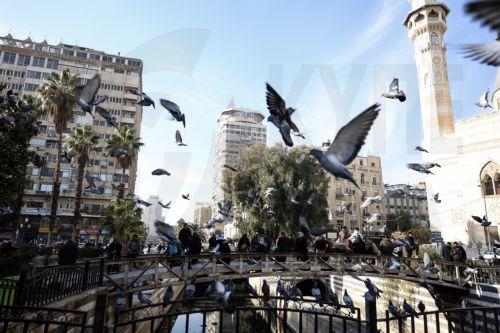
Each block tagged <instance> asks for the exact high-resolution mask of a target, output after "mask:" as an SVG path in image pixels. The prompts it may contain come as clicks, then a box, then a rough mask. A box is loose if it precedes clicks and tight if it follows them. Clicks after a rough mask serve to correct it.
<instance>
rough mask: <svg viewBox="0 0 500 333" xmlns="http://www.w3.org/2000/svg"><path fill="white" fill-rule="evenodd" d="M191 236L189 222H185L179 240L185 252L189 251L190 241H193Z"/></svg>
mask: <svg viewBox="0 0 500 333" xmlns="http://www.w3.org/2000/svg"><path fill="white" fill-rule="evenodd" d="M191 236H192V235H191V229H189V227H188V225H187V223H184V224H183V225H182V229H181V231H179V241H180V242H181V245H182V251H184V254H185V253H188V252H189V242H190V241H191Z"/></svg>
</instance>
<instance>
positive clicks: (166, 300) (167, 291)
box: [163, 284, 174, 307]
mask: <svg viewBox="0 0 500 333" xmlns="http://www.w3.org/2000/svg"><path fill="white" fill-rule="evenodd" d="M172 297H174V290H173V289H172V285H171V284H169V285H168V286H167V287H166V288H165V291H164V292H163V307H166V306H167V304H168V303H169V302H170V300H171V299H172Z"/></svg>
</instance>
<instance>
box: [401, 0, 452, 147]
mask: <svg viewBox="0 0 500 333" xmlns="http://www.w3.org/2000/svg"><path fill="white" fill-rule="evenodd" d="M409 2H410V4H411V11H410V12H409V13H408V14H407V15H406V17H405V19H404V22H403V24H404V25H405V26H406V27H407V28H408V37H409V38H410V40H411V41H412V42H413V44H414V45H415V61H416V64H417V73H418V82H419V90H420V108H421V112H422V123H423V126H424V145H426V146H427V147H430V146H431V145H434V144H435V143H436V142H437V141H440V140H439V138H441V137H442V136H443V135H446V134H451V133H454V131H455V129H454V120H453V111H452V107H451V97H450V84H449V81H448V68H447V64H446V45H445V43H444V33H445V31H446V16H447V15H448V13H449V12H450V9H449V8H448V6H447V5H446V4H444V3H442V2H438V1H436V0H409Z"/></svg>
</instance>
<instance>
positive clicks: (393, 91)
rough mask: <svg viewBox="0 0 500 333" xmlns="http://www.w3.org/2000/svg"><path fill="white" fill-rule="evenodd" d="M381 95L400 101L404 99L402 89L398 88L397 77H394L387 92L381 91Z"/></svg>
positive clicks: (404, 95)
mask: <svg viewBox="0 0 500 333" xmlns="http://www.w3.org/2000/svg"><path fill="white" fill-rule="evenodd" d="M382 96H383V97H385V98H389V99H397V100H398V101H400V102H404V101H406V94H405V92H404V91H403V90H399V79H397V78H394V79H393V80H392V82H391V85H390V86H389V92H386V93H383V94H382Z"/></svg>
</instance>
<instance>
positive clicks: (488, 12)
mask: <svg viewBox="0 0 500 333" xmlns="http://www.w3.org/2000/svg"><path fill="white" fill-rule="evenodd" d="M464 9H465V12H466V13H467V14H468V15H470V16H472V18H473V19H474V20H476V21H479V22H480V23H481V25H482V26H485V25H486V26H487V27H488V28H489V29H490V30H492V31H493V32H496V33H497V38H496V40H495V41H493V42H490V43H482V44H467V45H464V46H463V47H462V49H463V52H464V53H465V56H466V57H468V58H472V59H474V60H477V61H479V62H480V63H482V64H487V65H490V66H500V3H499V1H498V0H496V1H495V0H474V1H470V2H468V3H467V4H466V5H465V7H464Z"/></svg>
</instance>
